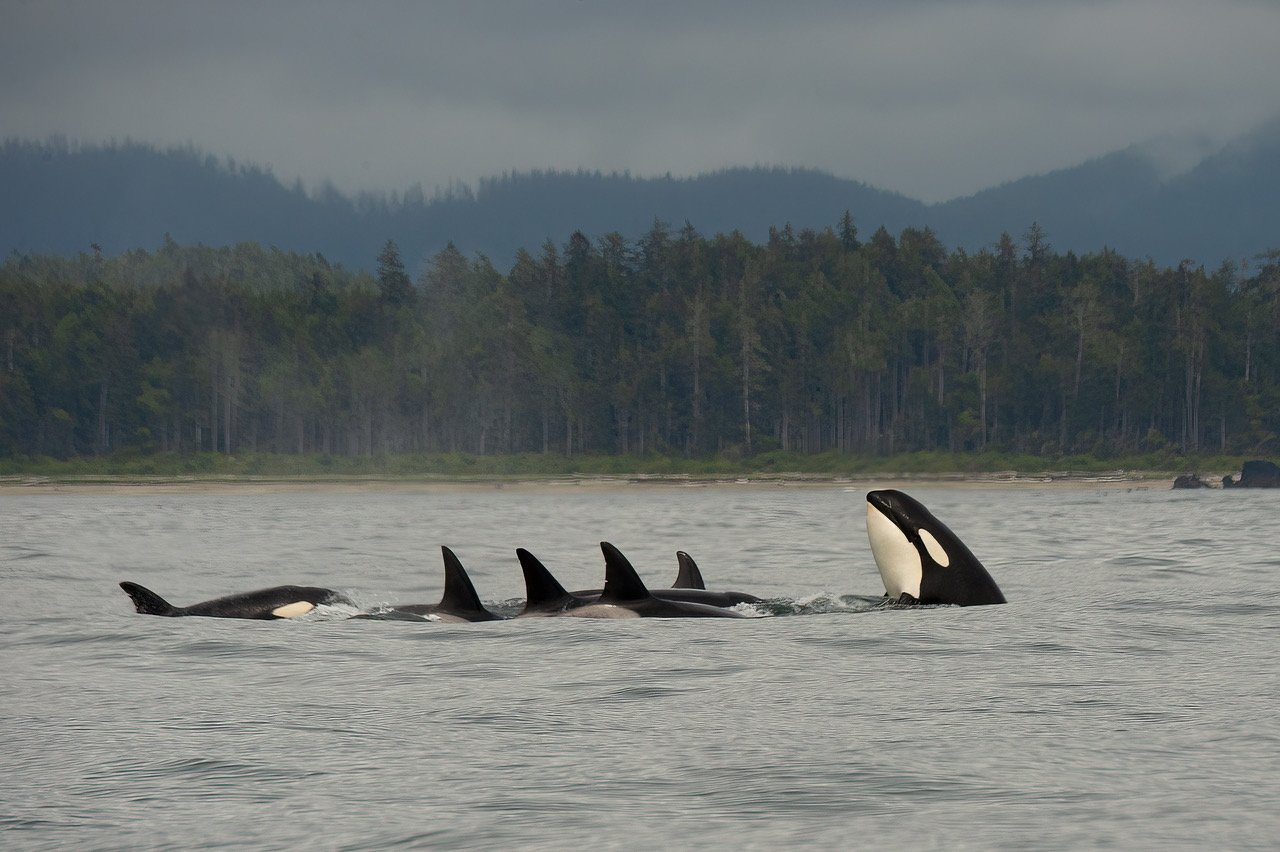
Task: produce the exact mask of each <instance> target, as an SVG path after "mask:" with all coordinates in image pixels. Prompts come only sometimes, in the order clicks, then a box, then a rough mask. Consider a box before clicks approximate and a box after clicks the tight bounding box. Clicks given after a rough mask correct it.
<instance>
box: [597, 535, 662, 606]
mask: <svg viewBox="0 0 1280 852" xmlns="http://www.w3.org/2000/svg"><path fill="white" fill-rule="evenodd" d="M600 549H601V550H602V551H604V591H603V592H602V593H601V595H600V600H601V602H602V603H619V602H627V601H641V600H645V599H647V598H651V597H653V595H651V594H649V589H648V588H647V587H646V586H645V584H644V581H643V580H641V579H640V575H639V574H637V573H636V569H635V568H634V567H632V565H631V562H630V560H628V559H627V557H625V556H623V555H622V551H621V550H618V548H616V547H614V546H613V545H612V544H610V543H609V542H607V541H602V542H600Z"/></svg>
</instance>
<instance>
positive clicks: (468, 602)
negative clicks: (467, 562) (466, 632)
mask: <svg viewBox="0 0 1280 852" xmlns="http://www.w3.org/2000/svg"><path fill="white" fill-rule="evenodd" d="M440 552H441V553H443V554H444V596H443V597H441V598H440V607H439V609H440V611H441V612H447V613H450V614H453V615H465V614H467V613H476V612H480V613H485V614H489V611H488V610H487V609H485V608H484V604H482V603H480V596H479V595H477V594H476V587H475V586H473V585H471V578H470V577H468V576H467V569H465V568H463V567H462V562H460V561H459V560H458V557H457V556H455V555H454V553H453V551H452V550H450V549H449V548H447V547H444V546H443V545H442V546H441V547H440Z"/></svg>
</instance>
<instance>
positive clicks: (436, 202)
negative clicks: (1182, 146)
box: [0, 119, 1280, 269]
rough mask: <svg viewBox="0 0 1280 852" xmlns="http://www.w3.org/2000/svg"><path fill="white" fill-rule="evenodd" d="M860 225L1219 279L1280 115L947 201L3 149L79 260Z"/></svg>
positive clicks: (1255, 221)
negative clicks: (445, 188)
mask: <svg viewBox="0 0 1280 852" xmlns="http://www.w3.org/2000/svg"><path fill="white" fill-rule="evenodd" d="M846 210H848V211H849V212H851V213H852V215H853V217H854V219H855V221H856V223H857V225H858V229H859V232H860V234H861V235H862V236H863V237H864V238H865V237H869V236H870V235H871V233H872V232H873V231H874V230H875V229H876V228H877V227H879V226H881V225H883V226H885V227H886V228H887V229H888V230H889V231H890V232H891V233H894V234H896V233H898V232H899V231H901V230H902V229H903V228H905V227H908V226H914V227H925V226H927V227H930V228H933V230H934V231H935V232H936V233H937V234H938V236H939V237H940V238H941V239H942V241H943V242H944V243H945V244H947V245H948V246H952V247H955V246H961V247H964V248H966V249H968V250H970V251H972V250H976V249H979V248H982V247H984V246H990V245H992V244H994V243H995V242H996V241H997V240H998V238H999V236H1000V234H1001V233H1002V232H1004V231H1008V232H1009V233H1010V234H1013V235H1014V236H1015V237H1016V236H1019V235H1021V234H1022V233H1023V232H1024V231H1025V230H1026V229H1027V227H1028V226H1029V225H1030V224H1031V223H1032V222H1039V223H1040V225H1041V226H1042V227H1043V229H1044V230H1045V232H1046V234H1047V236H1048V239H1049V241H1050V243H1051V244H1052V245H1053V246H1054V247H1055V248H1056V249H1058V250H1063V251H1065V250H1074V251H1077V252H1087V251H1095V250H1098V249H1100V248H1102V247H1103V246H1109V247H1112V248H1115V249H1117V250H1118V251H1120V252H1121V253H1122V254H1125V255H1129V256H1135V257H1144V256H1148V255H1149V256H1151V257H1153V258H1154V259H1155V260H1156V261H1157V262H1159V263H1161V264H1176V263H1177V262H1178V261H1180V260H1181V259H1183V258H1188V257H1189V258H1192V259H1194V260H1195V261H1197V262H1198V263H1203V264H1205V265H1207V266H1211V267H1212V266H1216V265H1218V263H1219V262H1221V261H1222V260H1223V259H1226V258H1232V259H1241V258H1247V257H1251V256H1253V255H1255V254H1257V253H1260V252H1263V251H1266V250H1268V249H1272V248H1280V228H1277V226H1276V223H1278V222H1280V119H1277V120H1276V121H1273V122H1271V123H1269V124H1268V125H1265V126H1263V127H1261V128H1259V129H1258V130H1256V131H1254V132H1253V133H1251V134H1248V135H1246V136H1244V137H1241V138H1240V139H1238V140H1236V141H1234V142H1233V143H1231V144H1229V145H1227V146H1225V147H1223V148H1222V149H1220V150H1219V151H1217V152H1215V153H1212V154H1210V155H1208V156H1205V157H1204V158H1203V159H1201V160H1200V161H1199V162H1197V163H1195V164H1194V165H1192V166H1191V167H1190V168H1186V169H1183V170H1182V171H1181V172H1180V173H1177V174H1175V175H1173V176H1171V177H1170V176H1168V174H1167V172H1166V171H1164V170H1162V168H1161V164H1160V163H1159V162H1158V158H1157V157H1155V156H1153V154H1152V153H1151V152H1150V151H1149V150H1147V149H1145V148H1144V147H1142V146H1133V147H1131V148H1128V149H1125V150H1123V151H1118V152H1115V153H1112V154H1109V155H1106V156H1103V157H1099V158H1097V159H1094V160H1090V161H1089V162H1086V163H1083V164H1081V165H1078V166H1075V167H1073V168H1069V169H1063V170H1059V171H1055V172H1051V173H1049V174H1045V175H1039V176H1034V177H1027V178H1023V179H1021V180H1017V181H1013V182H1011V183H1007V184H1003V185H1001V186H998V187H993V188H991V189H987V190H984V191H982V192H979V193H977V194H975V195H972V196H968V197H965V198H959V199H954V200H952V201H948V202H945V203H942V204H935V205H925V204H923V203H921V202H919V201H915V200H913V199H910V198H907V197H905V196H903V195H901V194H898V193H895V192H889V191H886V190H882V189H877V188H875V187H872V186H869V185H868V184H865V183H861V182H858V181H853V180H848V179H844V178H838V177H834V176H832V175H830V174H827V173H825V172H820V171H815V170H811V169H784V168H736V169H726V170H724V171H719V172H713V173H710V174H704V175H700V176H698V177H693V178H675V177H669V176H668V177H657V178H636V177H631V176H629V175H619V174H601V173H599V172H586V171H579V172H556V171H542V172H528V173H513V174H508V175H503V176H501V177H496V178H490V179H486V180H482V181H480V182H479V185H478V186H477V187H476V188H475V189H474V190H473V189H469V188H462V189H460V190H454V191H451V192H448V193H442V194H439V195H437V196H436V197H434V198H430V199H428V198H425V197H423V196H422V194H421V193H420V192H410V193H406V194H405V195H404V196H403V197H401V196H393V197H390V198H387V197H374V196H363V197H359V198H350V197H346V196H344V195H342V194H340V193H338V192H337V191H335V190H333V189H332V188H327V189H322V190H320V191H318V192H310V193H309V192H307V191H305V190H304V189H303V187H302V186H301V185H300V184H295V185H293V186H286V185H284V184H283V183H282V182H281V181H280V180H278V179H277V178H276V177H275V176H274V175H273V174H272V173H271V172H270V171H268V170H264V169H262V168H260V167H257V166H254V165H245V164H237V163H234V162H231V161H229V160H220V159H218V158H215V157H212V156H210V155H207V154H204V153H202V152H200V151H197V150H195V149H193V148H182V149H169V150H160V149H157V148H154V147H151V146H147V145H144V144H140V143H134V142H125V143H121V144H113V145H101V146H98V145H89V146H72V145H69V144H68V143H66V142H65V141H62V140H57V139H55V140H50V141H47V142H39V143H37V142H30V141H21V140H10V141H7V142H5V143H4V144H3V145H0V251H3V252H5V253H9V252H13V251H16V252H20V253H49V254H75V253H78V252H82V251H88V250H90V245H91V244H97V245H99V246H100V247H101V248H102V249H103V250H104V251H105V252H107V253H111V254H114V253H119V252H121V251H125V250H127V249H132V248H139V247H141V248H153V247H155V246H157V245H159V244H160V243H161V241H162V240H163V238H164V235H165V234H168V235H170V236H171V237H172V238H173V239H174V240H176V241H178V242H179V243H204V244H206V245H227V244H234V243H237V242H244V241H251V242H257V243H261V244H263V245H265V246H277V247H279V248H282V249H289V250H294V251H300V252H304V253H320V254H323V255H324V256H325V257H326V258H327V259H329V260H331V261H335V262H339V263H342V264H344V265H346V266H348V267H353V268H361V269H369V268H372V267H373V265H374V261H375V259H376V257H377V254H378V250H379V249H380V247H381V246H382V244H383V243H384V242H385V241H386V240H387V239H394V240H395V241H396V242H397V243H398V244H399V245H400V247H401V251H402V254H403V256H404V257H405V259H406V261H407V262H408V263H409V264H410V266H411V267H413V266H416V265H417V264H420V263H422V262H423V261H425V260H426V259H427V258H429V257H430V256H432V255H433V254H435V253H436V252H437V251H439V250H440V249H442V248H444V247H445V246H446V245H447V244H448V243H450V242H452V243H454V244H455V245H456V246H457V247H458V248H460V249H461V250H462V251H464V252H466V253H468V254H471V253H477V252H479V253H483V254H485V255H487V256H489V257H490V258H491V259H492V260H493V261H494V262H495V264H496V265H498V267H499V268H503V269H505V268H506V267H508V266H509V265H510V263H511V261H512V259H513V258H514V255H515V252H516V251H517V250H518V249H520V248H527V249H529V250H531V251H536V250H537V249H538V248H539V247H540V246H541V245H542V244H543V243H544V242H545V241H546V240H548V239H550V240H552V241H553V242H554V243H556V244H557V245H563V243H564V241H565V240H566V239H567V238H568V237H569V235H570V234H572V233H573V231H575V230H581V231H583V232H584V233H586V234H587V235H589V236H592V237H598V236H601V235H603V234H606V233H609V232H612V231H618V232H620V233H621V234H623V236H625V237H627V238H629V239H635V238H637V237H639V236H640V235H642V234H643V233H644V232H645V231H647V230H648V229H649V228H650V227H651V226H652V224H653V222H654V220H655V219H657V220H661V221H664V222H667V223H669V224H670V225H672V226H673V227H676V228H679V227H681V226H683V224H684V223H685V222H686V221H687V222H689V223H691V224H692V225H693V226H694V227H695V228H697V230H698V231H699V232H701V233H703V234H708V235H710V234H716V233H728V232H730V231H733V230H738V231H741V232H742V233H743V234H744V235H745V236H746V237H748V238H750V239H752V240H755V241H761V240H764V239H765V238H766V237H767V234H768V229H769V227H770V226H777V227H781V226H783V225H786V224H788V223H789V224H791V225H792V226H793V227H795V228H797V229H799V228H825V227H834V226H835V225H836V223H837V222H838V221H839V219H840V217H841V216H842V215H843V213H844V212H845V211H846Z"/></svg>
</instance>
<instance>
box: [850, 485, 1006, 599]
mask: <svg viewBox="0 0 1280 852" xmlns="http://www.w3.org/2000/svg"><path fill="white" fill-rule="evenodd" d="M867 539H868V541H869V542H870V544H871V553H872V555H873V556H874V557H875V560H876V566H877V567H878V568H879V569H880V578H881V579H882V580H884V588H885V594H886V596H887V597H888V598H889V599H890V600H891V601H893V602H895V603H902V604H927V605H930V604H952V605H955V606H981V605H984V604H1002V603H1004V602H1005V598H1004V593H1003V592H1001V591H1000V587H999V586H997V585H996V581H995V580H993V579H992V578H991V575H990V574H988V573H987V569H986V568H985V567H984V566H983V564H982V563H981V562H980V561H978V558H977V557H976V556H974V555H973V553H972V551H970V550H969V548H968V547H967V546H965V543H964V542H962V541H961V540H960V538H959V537H958V536H957V535H956V534H955V533H953V532H952V531H951V529H950V528H949V527H948V526H947V525H946V524H944V523H942V521H939V520H938V519H937V518H935V517H934V516H933V513H932V512H930V511H929V510H928V509H926V508H925V507H924V505H923V504H922V503H921V502H920V501H919V500H916V499H915V498H914V497H911V496H910V495H908V494H904V493H903V492H901V491H892V490H886V491H871V492H869V493H868V494H867Z"/></svg>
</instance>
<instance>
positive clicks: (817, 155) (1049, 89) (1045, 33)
mask: <svg viewBox="0 0 1280 852" xmlns="http://www.w3.org/2000/svg"><path fill="white" fill-rule="evenodd" d="M690 5H692V8H690ZM0 6H2V7H3V8H2V11H3V14H4V17H5V19H6V26H5V27H4V28H3V31H0V118H2V119H3V123H2V125H0V133H3V134H4V135H6V136H15V135H16V136H24V137H34V138H41V137H44V136H47V135H49V134H53V133H62V134H66V135H68V136H70V137H72V138H75V139H80V140H82V141H97V140H102V139H109V138H117V139H119V138H123V137H126V136H128V137H132V138H134V139H139V140H145V141H154V142H158V143H162V144H171V143H186V142H194V143H195V144H197V145H198V146H200V147H201V148H203V149H205V150H207V151H209V152H211V153H215V154H219V155H230V156H233V157H236V158H237V159H241V160H249V161H255V162H259V163H264V164H270V165H271V166H272V167H273V168H274V170H275V171H276V173H277V174H279V175H280V176H282V177H284V178H288V179H291V178H293V177H295V176H299V177H302V178H303V179H304V180H305V181H307V182H308V183H309V184H312V185H315V184H318V183H319V182H320V181H322V180H326V179H328V180H332V181H333V182H334V183H335V184H336V185H338V186H339V187H340V188H342V189H346V190H358V189H377V190H381V189H401V188H405V187H407V186H408V185H410V184H412V183H415V182H420V183H422V184H424V185H425V186H426V187H427V188H428V189H430V188H431V187H434V186H442V185H445V184H448V183H449V182H451V181H453V180H458V179H461V180H468V181H471V180H474V179H476V178H478V177H482V176H486V175H492V174H497V173H500V172H502V171H504V170H510V169H526V168H538V167H555V168H579V167H582V168H590V169H597V168H598V169H603V170H630V171H631V172H632V173H633V174H658V173H666V172H671V173H674V174H693V173H697V172H699V171H705V170H708V169H714V168H720V167H724V166H732V165H751V164H756V163H764V164H781V165H797V166H814V167H819V168H824V169H828V170H830V171H833V172H835V173H836V174H839V175H842V176H845V177H852V178H857V179H860V180H865V181H868V182H870V183H873V184H876V185H879V186H883V187H886V188H891V189H897V190H900V191H903V192H905V193H907V194H910V195H914V196H916V197H921V198H924V199H926V200H938V199H942V198H946V197H950V196H953V195H957V194H962V193H966V192H971V191H973V190H976V189H978V188H981V187H983V186H987V185H990V184H992V183H996V182H999V181H1003V180H1009V179H1013V178H1016V177H1019V176H1022V175H1023V174H1027V173H1032V172H1039V171H1044V170H1048V169H1051V168H1056V167H1061V166H1066V165H1071V164H1074V163H1076V162H1079V161H1081V160H1083V159H1086V158H1088V157H1091V156H1096V155H1098V154H1102V153H1106V152H1107V151H1110V150H1113V149H1115V148H1118V147H1123V146H1125V145H1127V144H1130V143H1132V142H1137V141H1140V140H1144V139H1147V138H1150V137H1155V136H1161V135H1166V134H1172V135H1180V134H1189V133H1202V134H1203V133H1207V134H1210V135H1213V136H1216V137H1217V138H1226V137H1227V136H1229V135H1232V134H1235V133H1239V132H1241V131H1243V130H1246V129H1247V128H1248V127H1250V126H1252V125H1254V124H1257V123H1259V122H1261V121H1262V120H1264V119H1265V118H1267V117H1268V116H1271V115H1274V114H1276V113H1277V112H1280V60H1278V59H1277V58H1276V57H1277V54H1278V53H1280V52H1277V51H1276V50H1275V49H1274V44H1273V42H1274V34H1275V33H1276V32H1280V7H1278V6H1277V5H1276V4H1272V3H1263V2H1247V0H1225V2H1222V1H1221V0H1220V2H1217V3H1212V4H1206V3H1201V2H1193V1H1192V0H1112V2H1102V0H1097V1H1096V2H1014V1H1013V0H953V2H935V1H934V0H910V2H887V0H886V2H872V3H861V4H847V3H836V2H820V3H803V4H790V5H788V4H779V3H768V4H765V3H745V4H744V3H731V2H713V3H701V4H682V3H675V2H668V0H662V2H656V3H645V4H641V3H635V2H626V3H623V2H569V0H550V1H549V2H548V1H547V0H544V2H537V3H533V2H502V3H488V2H471V3H463V2H436V3H430V4H418V3H407V2H406V3H364V4H352V3H339V2H331V3H314V2H301V0H296V2H295V0H286V2H275V3H266V4H260V3H240V2H222V3H212V2H209V3H195V2H187V3H183V2H156V0H123V2H113V3H99V2H72V0H41V2H26V3H22V2H13V0H0Z"/></svg>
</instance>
